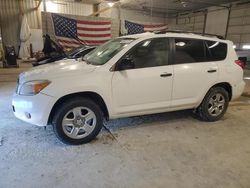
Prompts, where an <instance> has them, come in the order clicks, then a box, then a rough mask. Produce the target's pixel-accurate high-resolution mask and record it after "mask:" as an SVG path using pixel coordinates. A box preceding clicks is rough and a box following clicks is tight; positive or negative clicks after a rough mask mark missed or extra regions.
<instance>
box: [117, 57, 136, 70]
mask: <svg viewBox="0 0 250 188" xmlns="http://www.w3.org/2000/svg"><path fill="white" fill-rule="evenodd" d="M134 68H135V64H134V62H133V60H132V59H131V58H129V57H126V58H124V59H122V60H121V61H120V62H119V64H118V70H119V71H122V70H127V69H134Z"/></svg>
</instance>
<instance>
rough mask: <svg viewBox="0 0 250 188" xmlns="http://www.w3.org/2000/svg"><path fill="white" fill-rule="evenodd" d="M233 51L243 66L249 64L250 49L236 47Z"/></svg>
mask: <svg viewBox="0 0 250 188" xmlns="http://www.w3.org/2000/svg"><path fill="white" fill-rule="evenodd" d="M235 51H236V53H237V55H238V57H239V59H240V60H241V61H242V62H243V63H244V66H247V65H250V50H245V49H236V50H235Z"/></svg>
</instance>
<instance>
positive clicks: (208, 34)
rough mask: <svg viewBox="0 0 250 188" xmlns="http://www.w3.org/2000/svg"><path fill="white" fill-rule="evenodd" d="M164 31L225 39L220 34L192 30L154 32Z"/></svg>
mask: <svg viewBox="0 0 250 188" xmlns="http://www.w3.org/2000/svg"><path fill="white" fill-rule="evenodd" d="M165 33H190V34H197V35H202V36H209V37H217V38H218V39H223V40H224V39H225V38H224V37H223V36H221V35H216V34H210V33H199V32H193V31H182V30H167V31H159V32H155V34H165Z"/></svg>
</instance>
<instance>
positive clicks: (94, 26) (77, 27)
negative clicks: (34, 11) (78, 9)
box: [51, 14, 111, 48]
mask: <svg viewBox="0 0 250 188" xmlns="http://www.w3.org/2000/svg"><path fill="white" fill-rule="evenodd" d="M51 16H52V20H53V25H54V31H55V35H56V39H57V41H58V43H59V44H60V45H61V46H62V47H64V48H73V47H78V46H80V45H83V44H86V45H100V44H102V43H104V42H106V41H108V40H110V39H111V22H110V21H85V20H75V19H71V18H66V17H64V16H60V15H58V14H51Z"/></svg>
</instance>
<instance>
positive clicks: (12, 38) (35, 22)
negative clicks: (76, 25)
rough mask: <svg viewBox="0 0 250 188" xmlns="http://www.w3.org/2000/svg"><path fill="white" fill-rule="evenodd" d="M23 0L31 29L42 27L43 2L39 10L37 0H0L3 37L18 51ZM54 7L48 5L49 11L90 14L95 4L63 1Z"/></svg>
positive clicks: (81, 14)
mask: <svg viewBox="0 0 250 188" xmlns="http://www.w3.org/2000/svg"><path fill="white" fill-rule="evenodd" d="M19 1H20V2H21V5H22V8H23V11H24V13H25V14H26V16H27V20H28V24H29V26H30V28H31V29H42V21H41V20H42V19H41V11H42V10H43V4H42V3H41V5H40V7H39V9H38V10H36V9H35V7H36V6H37V4H38V1H35V0H0V10H1V11H0V26H1V29H2V38H3V43H4V45H13V46H15V49H16V52H18V47H19V45H20V40H19V33H20V27H21V21H22V17H21V15H20V6H19ZM54 5H56V6H54V9H53V7H52V9H51V8H49V7H48V12H54V13H63V14H71V15H79V16H88V15H90V14H91V13H93V6H92V5H90V4H83V3H73V2H69V3H62V4H55V3H54Z"/></svg>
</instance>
